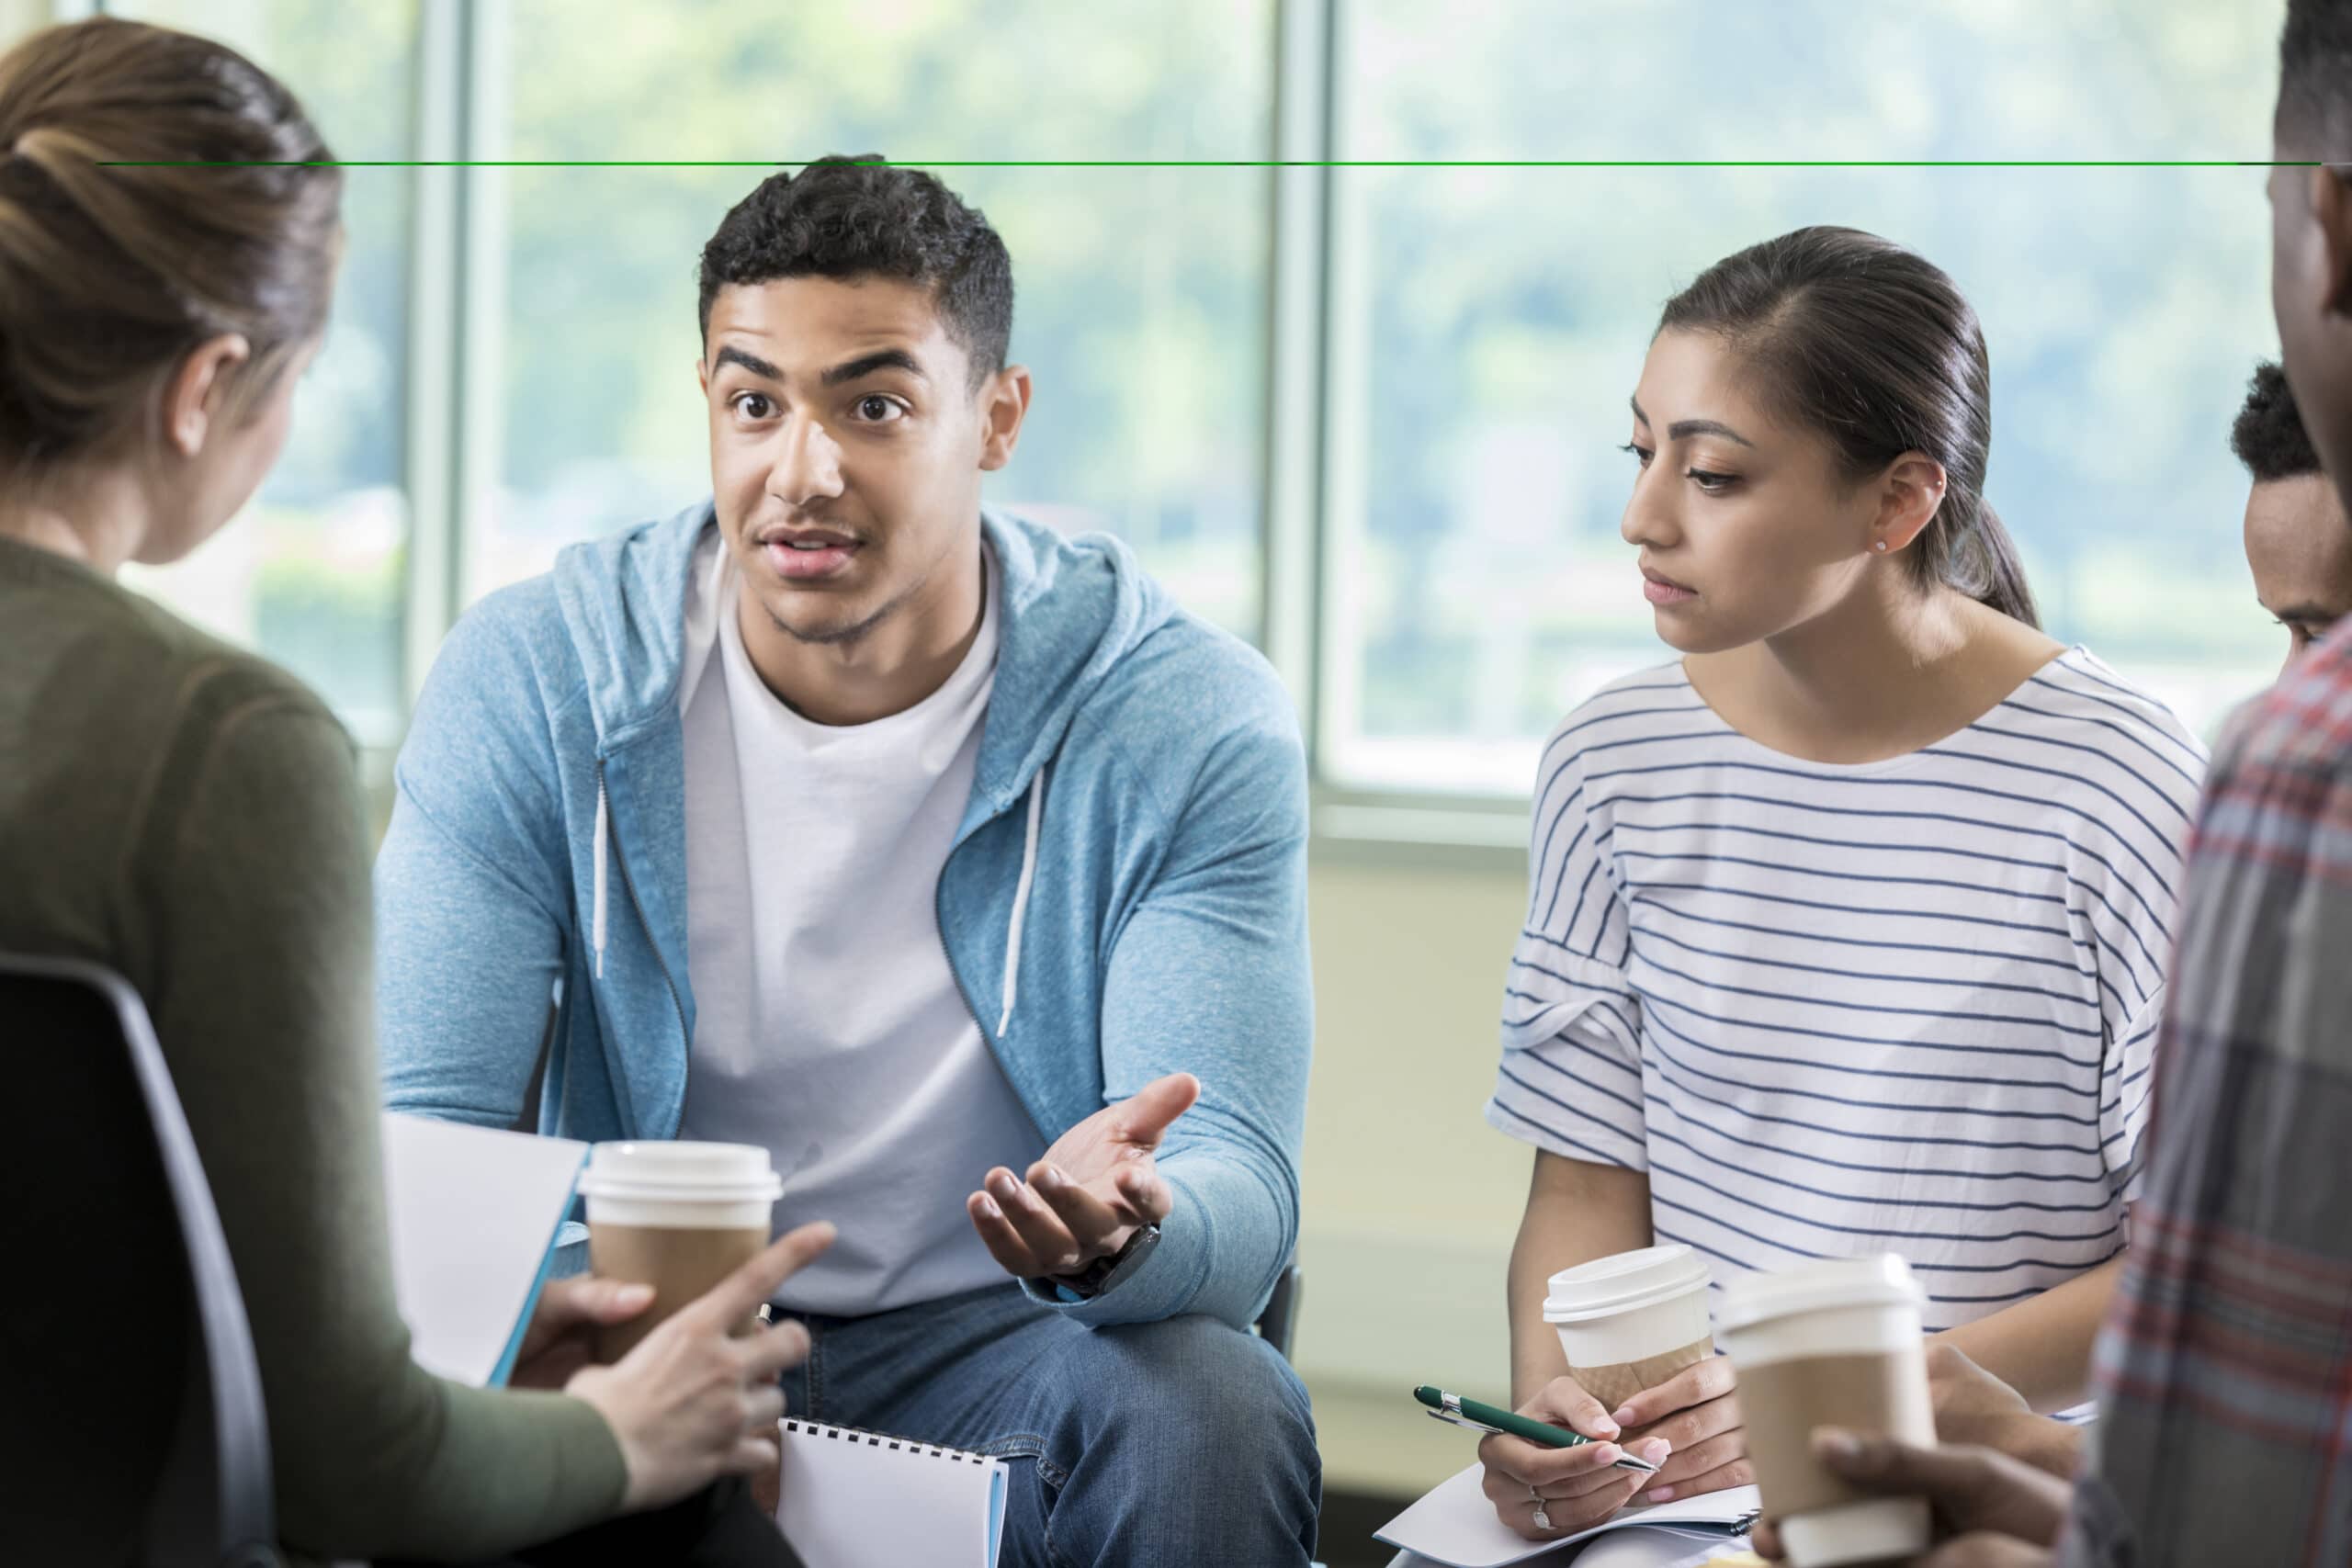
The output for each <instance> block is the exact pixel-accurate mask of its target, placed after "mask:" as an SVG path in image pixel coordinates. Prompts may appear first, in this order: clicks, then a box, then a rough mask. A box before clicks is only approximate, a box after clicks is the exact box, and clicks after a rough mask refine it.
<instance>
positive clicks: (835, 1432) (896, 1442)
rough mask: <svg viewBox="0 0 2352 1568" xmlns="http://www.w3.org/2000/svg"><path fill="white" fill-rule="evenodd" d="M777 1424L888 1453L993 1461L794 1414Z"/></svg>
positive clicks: (958, 1450)
mask: <svg viewBox="0 0 2352 1568" xmlns="http://www.w3.org/2000/svg"><path fill="white" fill-rule="evenodd" d="M781 1425H782V1426H783V1427H784V1429H785V1430H786V1432H789V1433H805V1434H807V1435H808V1436H809V1437H812V1438H832V1439H833V1440H835V1441H837V1442H847V1443H851V1444H864V1445H865V1447H867V1448H869V1449H882V1450H886V1451H888V1452H890V1453H903V1454H919V1455H921V1456H922V1457H923V1458H924V1459H944V1460H950V1461H955V1462H956V1463H957V1464H994V1463H996V1462H997V1461H996V1460H995V1459H994V1458H993V1457H992V1456H990V1455H988V1454H976V1453H973V1452H970V1451H969V1450H965V1449H948V1448H942V1447H940V1446H939V1445H938V1444H937V1443H922V1442H917V1441H916V1440H915V1439H914V1438H893V1437H891V1436H889V1435H888V1434H887V1433H883V1432H861V1431H859V1430H858V1429H857V1428H856V1427H828V1426H826V1425H825V1424H824V1423H823V1422H821V1421H803V1420H801V1419H800V1418H799V1417H798V1416H786V1417H784V1419H783V1421H782V1423H781Z"/></svg>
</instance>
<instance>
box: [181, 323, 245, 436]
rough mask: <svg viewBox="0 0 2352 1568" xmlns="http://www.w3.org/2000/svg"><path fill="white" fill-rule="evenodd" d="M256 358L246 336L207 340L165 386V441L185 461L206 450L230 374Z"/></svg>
mask: <svg viewBox="0 0 2352 1568" xmlns="http://www.w3.org/2000/svg"><path fill="white" fill-rule="evenodd" d="M252 357H253V345H252V344H249V343H247V342H246V341H245V339H244V334H243V333H220V335H219V336H217V337H209V338H206V339H205V340H204V341H203V342H202V343H199V344H197V345H196V346H195V347H194V348H192V349H189V350H188V351H187V357H186V358H184V359H182V360H181V361H180V365H179V368H178V369H176V370H175V371H173V372H172V376H171V379H170V380H168V381H166V382H164V406H163V411H162V412H163V419H164V441H165V442H166V443H167V444H168V445H169V446H171V448H172V450H174V451H175V452H177V453H178V454H179V455H180V456H181V457H195V456H196V455H197V454H198V453H199V452H201V451H203V450H204V438H205V437H206V436H207V435H209V434H211V432H212V422H213V420H214V419H215V418H217V417H218V416H219V414H220V391H221V389H222V388H223V386H224V385H225V384H226V380H227V377H228V374H229V372H230V371H232V370H233V369H235V368H236V367H238V366H240V365H243V363H244V362H245V361H246V360H248V359H250V358H252Z"/></svg>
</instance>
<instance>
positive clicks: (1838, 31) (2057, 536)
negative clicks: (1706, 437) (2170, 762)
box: [1323, 0, 2286, 794]
mask: <svg viewBox="0 0 2352 1568" xmlns="http://www.w3.org/2000/svg"><path fill="white" fill-rule="evenodd" d="M2256 10H2257V11H2259V12H2261V13H2263V14H2261V15H2259V16H2247V15H2245V14H2244V12H2243V8H2239V9H2236V10H2233V11H2231V12H2229V13H2227V14H2226V15H2225V14H2224V13H2222V11H2219V10H2217V9H2215V8H2213V7H2211V6H2203V5H2199V4H2195V3H2194V0H2162V3H2161V4H2156V5H2152V6H2146V7H2140V8H2136V9H2119V8H2117V7H2115V6H2111V5H2109V4H2105V3H2103V0H2102V3H2098V4H2094V3H2091V0H2050V3H2043V4H2035V5H2030V6H2029V5H2023V4H1987V3H1984V0H1936V3H1933V4H1926V5H1921V6H1903V7H1895V8H1882V9H1881V10H1878V11H1872V10H1871V9H1870V8H1868V7H1860V8H1857V7H1854V6H1846V5H1838V4H1831V3H1829V0H1802V3H1799V4H1792V5H1790V6H1770V7H1765V6H1752V7H1730V6H1721V5H1712V4H1702V3H1700V0H1645V3H1643V4H1638V5H1637V4H1631V3H1624V4H1590V5H1580V6H1577V7H1575V9H1574V10H1573V12H1570V11H1568V10H1566V9H1565V8H1561V7H1556V6H1549V5H1543V4H1535V3H1532V0H1529V3H1517V4H1509V5H1500V4H1498V5H1491V6H1471V7H1457V8H1437V7H1430V6H1421V5H1418V4H1408V3H1404V0H1374V3H1368V4H1364V5H1362V6H1351V7H1350V8H1349V9H1348V12H1347V17H1348V22H1349V25H1348V27H1347V28H1345V30H1344V31H1343V34H1342V39H1343V42H1342V48H1343V53H1342V56H1341V78H1342V79H1341V85H1340V92H1341V97H1342V103H1343V106H1344V110H1343V118H1342V124H1341V141H1342V147H1341V151H1340V154H1339V155H1340V156H1342V157H1348V158H1395V159H1471V158H1492V159H1513V158H1517V159H1648V160H1658V159H1677V158H1713V159H1816V160H1828V159H1881V160H1884V159H1902V158H1918V159H1962V158H1973V159H2001V158H2008V159H2060V158H2064V159H2158V158H2169V159H2191V158H2246V159H2266V158H2267V157H2268V156H2269V151H2268V149H2269V140H2270V138H2269V115H2270V96H2271V92H2272V87H2273V81H2274V77H2275V74H2276V67H2275V63H2274V62H2273V60H2272V54H2273V52H2274V51H2275V47H2276V45H2275V39H2277V36H2278V16H2279V13H2280V11H2281V10H2282V7H2281V6H2279V5H2278V3H2277V0H2263V3H2262V4H2260V5H2258V6H2256ZM2091 83H2096V84H2097V85H2098V89H2097V91H2096V92H2089V91H2086V84H2091ZM1471 84H1476V88H1475V90H1473V89H1472V87H1471ZM1341 178H1342V182H1343V189H1342V192H1341V199H1340V228H1339V231H1338V232H1337V234H1336V236H1335V247H1334V249H1335V256H1336V260H1335V275H1334V288H1335V297H1334V314H1333V321H1334V332H1335V333H1336V334H1337V351H1338V361H1337V363H1338V366H1339V367H1340V378H1341V382H1340V386H1339V387H1338V388H1337V389H1335V391H1334V394H1333V395H1334V399H1335V403H1334V412H1335V423H1334V427H1333V452H1334V470H1333V473H1332V476H1331V478H1332V489H1331V493H1332V501H1333V506H1332V513H1331V517H1330V526H1331V528H1332V535H1331V548H1330V550H1329V561H1330V563H1331V564H1330V575H1329V581H1327V583H1326V592H1325V598H1324V603H1325V606H1326V619H1325V625H1324V628H1323V631H1324V636H1325V660H1324V669H1325V671H1327V681H1328V687H1327V691H1326V701H1325V705H1324V713H1325V716H1326V722H1325V727H1324V741H1325V748H1326V750H1325V753H1324V755H1325V761H1326V766H1327V769H1328V770H1329V772H1330V773H1332V774H1334V775H1335V776H1336V777H1338V778H1340V780H1342V781H1344V782H1348V783H1355V784H1367V785H1375V786H1389V785H1394V786H1409V787H1416V788H1429V789H1465V790H1483V791H1492V792H1498V793H1511V794H1521V793H1524V792H1525V790H1526V788H1527V786H1528V781H1529V779H1530V778H1531V777H1532V770H1533V766H1534V759H1535V753H1536V750H1537V748H1538V747H1539V746H1540V744H1541V742H1542V739H1543V737H1544V734H1545V733H1546V732H1547V730H1548V728H1550V727H1551V726H1552V725H1553V724H1554V723H1555V721H1556V720H1557V719H1558V718H1559V716H1561V715H1562V714H1563V713H1564V712H1565V711H1566V709H1568V708H1569V707H1570V706H1572V705H1574V704H1575V703H1577V701H1578V700H1580V699H1581V698H1582V697H1583V696H1584V695H1585V694H1588V693H1589V692H1590V691H1591V690H1592V689H1594V688H1595V687H1597V686H1598V685H1600V683H1602V682H1605V681H1607V680H1609V679H1611V678H1613V677H1614V676H1616V675H1618V674H1621V673H1623V672H1624V671H1628V670H1630V669H1634V668H1639V667H1641V666H1643V665H1645V664H1651V663H1658V662H1663V661H1665V660H1668V659H1670V658H1671V657H1672V656H1673V655H1672V651H1671V650H1670V649H1668V648H1667V647H1666V646H1665V645H1664V644H1663V643H1661V642H1659V641H1658V640H1657V637H1655V635H1654V634H1653V632H1652V630H1651V615H1650V611H1649V608H1648V606H1647V605H1646V604H1645V603H1644V602H1643V600H1642V599H1641V597H1640V585H1639V581H1638V578H1637V576H1636V573H1635V571H1634V560H1633V557H1634V551H1633V549H1632V548H1631V547H1628V546H1626V545H1625V544H1624V543H1623V541H1622V540H1621V539H1620V538H1619V536H1618V532H1617V530H1618V523H1619V517H1620V513H1621V512H1622V509H1623V503H1624V501H1625V497H1626V494H1627V492H1628V490H1629V487H1630V482H1631V475H1632V463H1633V459H1632V458H1631V457H1626V456H1625V455H1623V454H1622V453H1620V452H1618V451H1616V450H1615V449H1614V448H1615V447H1616V446H1618V445H1619V444H1621V443H1623V442H1624V441H1625V440H1626V439H1627V438H1628V435H1629V434H1630V430H1631V422H1630V416H1629V415H1628V413H1627V412H1626V398H1627V395H1628V394H1629V393H1630V392H1631V391H1632V390H1633V388H1634V382H1635V380H1636V379H1637V378H1638V376H1639V373H1640V368H1641V364H1642V358H1643V355H1644V352H1645V349H1646V347H1647V342H1648V337H1649V334H1650V333H1651V331H1652V330H1653V329H1654V328H1655V326H1656V324H1657V313H1658V310H1659V309H1660V307H1661V306H1662V305H1663V304H1664V303H1665V301H1666V299H1667V298H1668V296H1669V295H1670V294H1671V293H1672V292H1673V291H1674V290H1675V289H1676V288H1679V286H1680V285H1682V284H1684V283H1686V282H1688V281H1689V280H1690V279H1691V277H1692V276H1695V275H1696V274H1697V273H1698V272H1699V271H1701V270H1702V268H1704V267H1705V266H1707V265H1710V264H1712V263H1713V262H1714V261H1716V260H1718V259H1719V258H1721V257H1723V256H1724V255H1726V254H1730V253H1731V252H1733V251H1735V250H1737V249H1740V248H1742V247H1744V246H1746V245H1748V244H1751V243H1755V242H1757V241H1759V240H1763V239H1767V238H1770V236H1772V235H1775V234H1778V233H1781V232H1783V231H1787V230H1790V229H1792V228H1796V227H1798V226H1800V225H1802V224H1806V223H1843V224H1849V225H1853V226H1855V227H1859V228H1863V229H1868V230H1872V231H1876V232H1879V233H1882V234H1884V235H1887V236H1888V237H1890V238H1893V239H1895V240H1898V241H1900V242H1902V243H1905V244H1907V245H1910V246H1911V247H1913V248H1914V249H1916V250H1917V251H1919V252H1920V253H1922V254H1925V255H1926V256H1927V257H1928V259H1929V260H1931V261H1933V262H1935V263H1937V264H1938V265H1940V266H1942V267H1943V268H1944V269H1945V270H1946V271H1948V272H1950V273H1951V275H1952V276H1954V278H1955V279H1956V280H1957V281H1958V282H1959V284H1960V286H1961V288H1962V290H1963V291H1964V292H1965V293H1966V294H1967V295H1968V297H1969V299H1971V301H1972V302H1973V304H1974V305H1975V307H1976V309H1977V311H1978V313H1979V315H1980V316H1981V317H1982V319H1983V321H1984V323H1985V333H1986V336H1987V339H1988V342H1989V344H1990V347H1991V353H1992V362H1993V373H1994V397H1993V411H1994V425H1995V433H1994V440H1993V453H1992V463H1991V471H1990V476H1989V480H1988V484H1987V494H1988V497H1989V499H1990V500H1991V502H1993V504H1994V506H1995V508H1996V510H1997V511H1998V512H1999V513H2000V514H2001V516H2002V517H2003V519H2004V520H2005V521H2006V522H2007V525H2008V527H2009V528H2010V530H2011V532H2012V533H2013V534H2014V535H2015V536H2017V537H2018V540H2019V543H2020V547H2021V549H2022V551H2023V553H2024V555H2025V558H2026V562H2027V566H2028V568H2029V571H2030V577H2031V581H2032V583H2033V587H2034V590H2035V592H2036V593H2037V595H2038V596H2039V598H2040V600H2041V606H2042V610H2043V614H2044V615H2045V617H2046V620H2047V623H2048V625H2049V627H2050V629H2051V631H2052V635H2054V636H2056V637H2060V638H2062V639H2064V640H2067V641H2080V642H2084V643H2086V644H2087V645H2088V646H2089V647H2090V648H2091V649H2093V650H2094V651H2095V652H2097V653H2098V654H2099V655H2100V656H2101V657H2102V658H2104V659H2106V660H2108V661H2109V662H2110V663H2112V664H2114V665H2115V666H2117V667H2118V668H2119V669H2120V671H2123V672H2124V673H2125V674H2126V675H2127V676H2130V677H2131V678H2132V679H2135V680H2137V681H2139V682H2142V683H2143V684H2144V685H2146V686H2148V687H2149V688H2151V689H2152V690H2153V691H2154V692H2155V693H2156V694H2158V695H2160V696H2162V697H2164V698H2165V699H2166V700H2167V701H2170V702H2172V703H2173V704H2174V705H2176V706H2177V707H2178V708H2179V709H2180V710H2181V712H2182V713H2183V714H2184V716H2186V717H2187V718H2188V721H2189V722H2190V723H2191V724H2192V725H2195V726H2197V727H2199V728H2203V729H2207V730H2210V729H2211V727H2212V726H2213V725H2214V724H2215V723H2216V722H2218V720H2219V718H2220V716H2221V715H2222V711H2223V709H2224V707H2225V706H2226V705H2228V704H2229V703H2230V702H2232V701H2233V700H2234V699H2236V698H2238V697H2242V696H2243V695H2245V694H2247V693H2248V692H2250V691H2252V690H2253V689H2255V688H2256V687H2257V686H2259V685H2260V684H2261V683H2263V682H2266V681H2267V680H2268V679H2269V677H2270V675H2271V674H2272V673H2273V671H2275V670H2276V668H2277V665H2278V660H2279V659H2280V658H2281V657H2283V655H2284V653H2285V651H2286V642H2285V634H2284V633H2283V632H2281V631H2279V630H2278V628H2277V627H2276V626H2272V625H2271V624H2270V622H2269V620H2268V617H2267V615H2264V614H2263V612H2262V611H2261V610H2260V609H2259V608H2258V607H2257V606H2256V603H2255V599H2254V589H2253V584H2252V581H2251V579H2250V577H2249V575H2248V573H2247V570H2246V568H2245V562H2244V559H2243V558H2242V555H2241V553H2240V547H2239V542H2238V524H2239V518H2240V516H2241V513H2242V512H2243V509H2244V505H2245V486H2246V479H2245V473H2244V471H2243V470H2242V469H2241V468H2239V467H2238V465H2237V463H2236V461H2235V460H2234V459H2233V457H2231V455H2230V452H2229V445H2228V442H2229V426H2230V422H2231V419H2232V417H2233V414H2234V412H2235V411H2236V408H2237V405H2238V402H2239V400H2240V399H2241V398H2242V397H2243V395H2244V392H2245V381H2246V378H2247V376H2248V374H2249V373H2250V372H2251V371H2252V369H2253V367H2254V363H2255V361H2256V358H2257V357H2260V356H2263V355H2272V354H2275V353H2276V351H2277V335H2276V333H2275V330H2274V328H2273V326H2272V324H2271V319H2270V310H2269V296H2268V288H2267V278H2268V272H2267V244H2268V232H2269V230H2268V220H2267V216H2266V212H2267V209H2266V207H2265V204H2264V200H2263V193H2262V172H2261V171H2260V170H2242V169H2233V168H2222V169H2134V170H2115V169H2030V170H2029V169H1975V170H1928V169H1856V168H1813V169H1798V168H1763V169H1656V168H1628V167H1618V168H1604V169H1566V168H1557V169H1537V168H1519V169H1498V170H1448V169H1382V170H1351V171H1346V172H1344V173H1343V175H1342V176H1341Z"/></svg>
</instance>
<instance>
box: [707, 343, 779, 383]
mask: <svg viewBox="0 0 2352 1568" xmlns="http://www.w3.org/2000/svg"><path fill="white" fill-rule="evenodd" d="M729 365H740V366H741V367H743V368H744V369H746V370H749V371H750V372H751V373H752V375H754V376H757V377H759V378H761V379H763V380H767V381H781V380H783V379H784V372H783V371H781V370H779V369H777V368H776V367H775V366H773V365H770V364H769V363H768V362H767V361H766V360H764V359H762V358H761V357H760V356H759V355H756V354H747V353H745V352H744V351H743V350H741V349H740V348H735V347H732V346H729V347H726V348H722V349H720V350H719V351H718V354H717V355H715V356H714V357H713V358H712V360H711V362H710V367H711V368H712V369H713V370H718V369H722V368H724V367H727V366H729Z"/></svg>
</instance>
